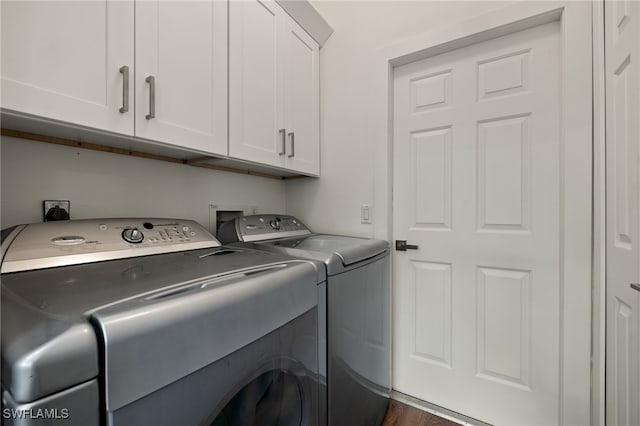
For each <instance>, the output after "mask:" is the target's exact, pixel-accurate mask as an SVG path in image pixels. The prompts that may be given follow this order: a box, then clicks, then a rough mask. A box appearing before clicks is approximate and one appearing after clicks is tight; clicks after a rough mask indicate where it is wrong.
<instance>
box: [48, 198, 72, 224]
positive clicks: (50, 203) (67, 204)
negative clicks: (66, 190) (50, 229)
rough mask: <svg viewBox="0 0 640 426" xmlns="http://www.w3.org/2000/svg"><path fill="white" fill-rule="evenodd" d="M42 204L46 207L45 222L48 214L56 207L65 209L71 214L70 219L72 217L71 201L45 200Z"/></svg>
mask: <svg viewBox="0 0 640 426" xmlns="http://www.w3.org/2000/svg"><path fill="white" fill-rule="evenodd" d="M42 204H43V206H44V209H43V210H44V211H43V215H42V218H43V220H45V218H46V217H47V212H48V211H49V210H51V209H52V208H54V207H59V208H61V209H64V210H65V211H66V212H67V213H68V214H69V217H71V201H69V200H44V201H43V202H42Z"/></svg>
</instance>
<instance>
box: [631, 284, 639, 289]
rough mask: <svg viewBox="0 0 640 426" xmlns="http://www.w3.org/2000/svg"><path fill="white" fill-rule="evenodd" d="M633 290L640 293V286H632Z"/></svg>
mask: <svg viewBox="0 0 640 426" xmlns="http://www.w3.org/2000/svg"><path fill="white" fill-rule="evenodd" d="M631 288H632V289H634V290H635V291H640V284H633V283H632V284H631Z"/></svg>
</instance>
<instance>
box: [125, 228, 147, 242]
mask: <svg viewBox="0 0 640 426" xmlns="http://www.w3.org/2000/svg"><path fill="white" fill-rule="evenodd" d="M122 238H123V239H124V240H125V241H127V242H129V243H133V244H138V243H141V242H142V240H143V239H144V235H143V234H142V232H140V231H138V230H137V229H136V228H131V229H125V230H124V231H122Z"/></svg>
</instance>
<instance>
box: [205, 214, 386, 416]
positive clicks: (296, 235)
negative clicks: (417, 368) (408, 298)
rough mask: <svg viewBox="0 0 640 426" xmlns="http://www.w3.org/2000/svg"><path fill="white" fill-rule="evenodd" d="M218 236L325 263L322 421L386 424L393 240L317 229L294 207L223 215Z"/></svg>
mask: <svg viewBox="0 0 640 426" xmlns="http://www.w3.org/2000/svg"><path fill="white" fill-rule="evenodd" d="M218 238H219V239H220V240H221V241H222V242H223V243H224V244H230V245H231V246H234V247H243V248H252V249H258V250H263V251H267V252H271V253H280V254H286V255H289V256H295V257H297V258H301V259H313V260H316V261H319V262H322V263H323V264H324V265H325V268H326V272H327V285H326V288H327V292H326V294H325V295H321V296H320V302H319V307H320V308H319V309H320V322H321V323H322V322H323V320H326V329H325V330H326V333H323V332H322V331H321V332H320V333H319V336H320V351H321V352H322V353H323V356H322V357H321V359H320V371H319V373H320V376H321V378H322V377H326V383H327V388H326V393H325V392H323V394H324V395H326V400H327V401H328V402H327V403H326V404H325V403H323V401H322V399H321V422H322V423H328V424H329V425H332V426H341V425H353V426H364V425H377V424H380V423H381V422H382V419H383V418H384V415H385V413H386V410H387V405H388V400H389V394H390V391H391V337H390V321H391V319H390V291H391V288H390V266H389V262H390V260H389V258H390V256H389V243H388V242H387V241H382V240H373V239H365V238H354V237H347V236H340V235H327V234H316V233H313V232H311V230H309V229H308V228H307V227H306V226H305V225H304V223H302V222H301V221H300V220H299V219H297V218H295V217H293V216H288V215H253V216H244V217H239V218H236V219H234V220H232V221H228V222H225V223H224V224H223V225H222V226H221V228H220V231H219V233H218ZM323 302H324V303H326V306H323V305H324V303H323ZM325 309H326V315H325V314H324V311H325ZM323 335H326V344H325V341H324V339H323ZM323 358H324V359H323ZM325 405H328V407H327V406H325ZM325 412H326V413H328V415H327V416H326V417H325V418H323V416H322V413H325Z"/></svg>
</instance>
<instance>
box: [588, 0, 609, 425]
mask: <svg viewBox="0 0 640 426" xmlns="http://www.w3.org/2000/svg"><path fill="white" fill-rule="evenodd" d="M605 77H606V73H605V67H604V1H603V0H594V2H593V302H592V303H593V305H592V310H593V318H592V338H593V342H592V344H593V347H592V353H593V356H592V366H591V369H592V370H591V387H592V393H591V421H592V424H597V425H604V424H605V404H606V399H605V354H606V333H605V332H606V304H607V298H606V278H607V268H606V266H607V264H606V246H607V239H606V229H607V227H606V215H605V213H606V198H605V195H606V192H605V191H606V181H605V177H606V174H605V166H606V161H605V160H606V158H605Z"/></svg>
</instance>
